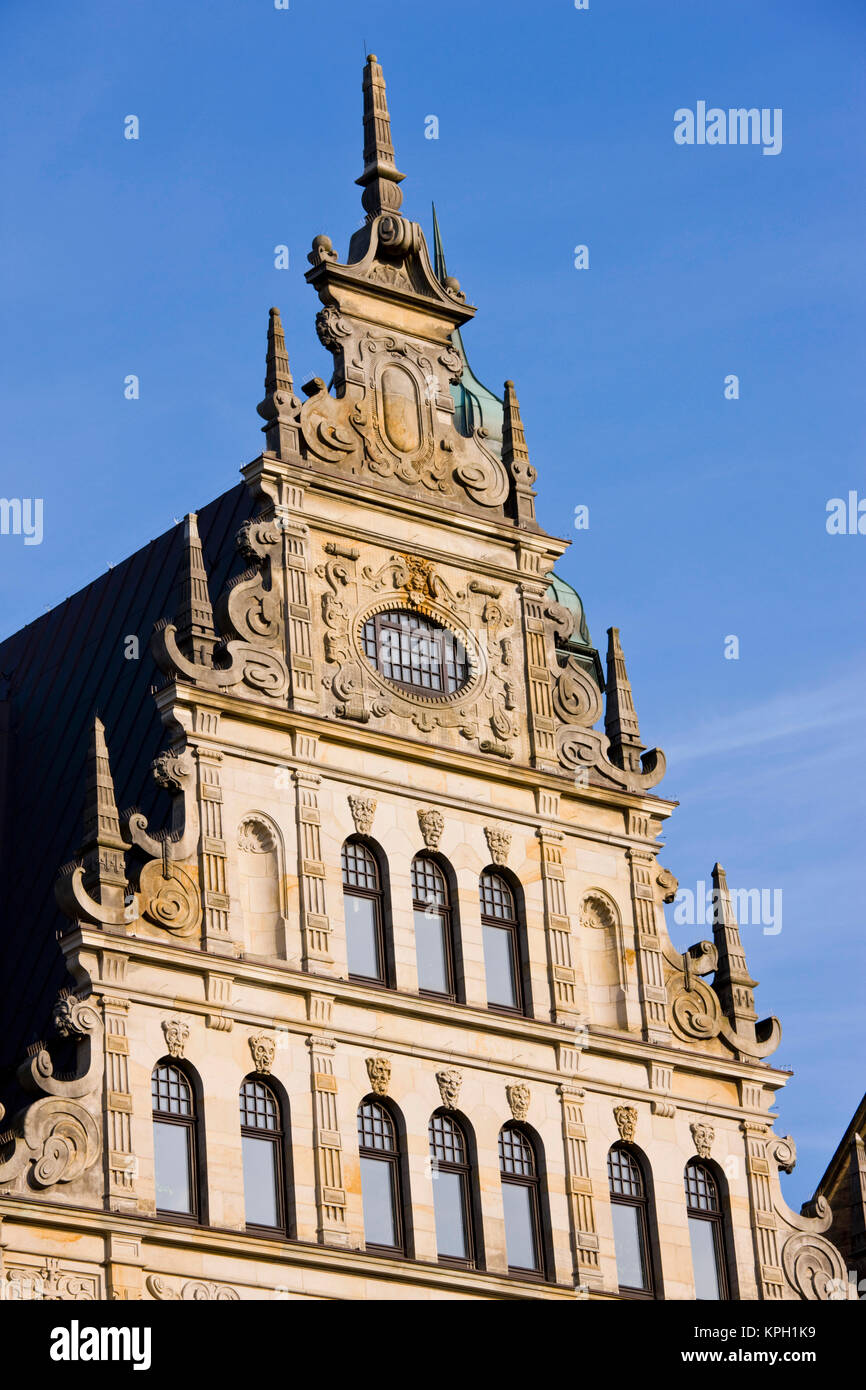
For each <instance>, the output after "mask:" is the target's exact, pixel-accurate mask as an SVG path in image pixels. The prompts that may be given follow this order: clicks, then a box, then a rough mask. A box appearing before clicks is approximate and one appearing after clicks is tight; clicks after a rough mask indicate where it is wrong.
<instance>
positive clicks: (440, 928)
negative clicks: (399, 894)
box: [415, 911, 450, 994]
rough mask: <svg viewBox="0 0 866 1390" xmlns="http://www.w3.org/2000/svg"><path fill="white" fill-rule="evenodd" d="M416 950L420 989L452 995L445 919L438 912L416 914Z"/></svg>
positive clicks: (418, 912) (417, 912) (419, 912)
mask: <svg viewBox="0 0 866 1390" xmlns="http://www.w3.org/2000/svg"><path fill="white" fill-rule="evenodd" d="M415 950H416V953H417V957H418V985H419V988H420V989H430V990H434V991H435V992H436V993H437V994H448V993H450V982H449V980H448V949H447V945H446V926H445V918H444V917H442V916H440V914H439V913H438V912H421V911H416V912H415Z"/></svg>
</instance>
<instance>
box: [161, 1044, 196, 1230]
mask: <svg viewBox="0 0 866 1390" xmlns="http://www.w3.org/2000/svg"><path fill="white" fill-rule="evenodd" d="M151 1096H152V1099H153V1157H154V1179H155V1183H156V1210H157V1213H158V1214H160V1215H166V1216H173V1217H184V1216H185V1217H190V1218H192V1219H193V1220H195V1219H197V1218H198V1217H199V1215H200V1207H201V1203H200V1200H199V1161H198V1160H199V1155H198V1151H197V1150H198V1145H197V1138H198V1136H197V1128H196V1127H197V1117H196V1113H195V1097H194V1095H193V1089H192V1086H191V1084H190V1082H189V1079H188V1078H187V1077H186V1076H185V1075H184V1073H183V1072H182V1071H181V1069H180V1067H177V1066H175V1065H174V1063H172V1062H169V1061H168V1060H163V1061H161V1062H157V1064H156V1066H155V1067H154V1069H153V1071H152V1073H151Z"/></svg>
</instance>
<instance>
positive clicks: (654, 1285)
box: [606, 1143, 662, 1302]
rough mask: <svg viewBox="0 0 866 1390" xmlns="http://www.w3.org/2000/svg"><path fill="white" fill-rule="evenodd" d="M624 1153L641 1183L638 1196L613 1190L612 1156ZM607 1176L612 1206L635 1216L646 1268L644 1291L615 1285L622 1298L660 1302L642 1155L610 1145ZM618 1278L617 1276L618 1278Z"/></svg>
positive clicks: (650, 1201)
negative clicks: (645, 1286)
mask: <svg viewBox="0 0 866 1390" xmlns="http://www.w3.org/2000/svg"><path fill="white" fill-rule="evenodd" d="M613 1153H622V1154H625V1155H626V1156H627V1157H628V1158H629V1159H630V1160H631V1162H632V1164H634V1166H635V1168H636V1170H637V1175H638V1178H639V1180H640V1193H639V1194H637V1195H634V1194H629V1193H618V1192H615V1191H614V1188H613V1175H612V1173H611V1161H610V1158H611V1154H613ZM606 1166H607V1176H608V1193H609V1197H610V1202H611V1205H612V1206H613V1205H619V1206H630V1207H633V1208H635V1209H636V1211H637V1213H638V1230H639V1234H640V1237H641V1240H642V1244H643V1257H644V1266H645V1268H646V1276H647V1285H648V1287H647V1288H645V1289H638V1288H632V1286H631V1285H629V1284H619V1283H618V1285H617V1287H618V1290H619V1293H620V1296H621V1297H622V1298H630V1299H638V1300H644V1301H647V1302H652V1301H653V1300H657V1299H660V1298H661V1297H662V1288H661V1280H660V1278H659V1269H660V1264H659V1252H658V1244H657V1235H656V1227H655V1219H654V1211H655V1203H654V1198H653V1188H652V1181H651V1179H650V1178H649V1177H648V1173H649V1165H648V1163H647V1161H646V1159H645V1158H644V1156H643V1155H642V1154H641V1153H639V1151H638V1150H637V1149H636V1148H635V1147H634V1146H633V1145H631V1144H625V1143H623V1144H612V1145H611V1146H610V1148H609V1149H608V1151H607V1165H606ZM614 1254H616V1241H615V1240H614ZM617 1279H619V1275H617Z"/></svg>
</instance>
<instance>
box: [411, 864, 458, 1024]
mask: <svg viewBox="0 0 866 1390" xmlns="http://www.w3.org/2000/svg"><path fill="white" fill-rule="evenodd" d="M412 907H413V910H414V913H415V951H416V956H417V961H418V988H419V990H420V991H421V993H422V994H436V995H440V996H441V997H442V998H444V999H455V998H456V997H457V995H456V987H455V971H454V932H453V923H452V916H451V904H450V901H449V897H448V884H447V882H446V880H445V875H444V874H443V872H442V870H441V869H440V867H439V865H438V864H437V863H436V861H435V859H431V858H429V856H427V855H423V854H419V855H418V856H417V857H416V858H415V859H413V860H412Z"/></svg>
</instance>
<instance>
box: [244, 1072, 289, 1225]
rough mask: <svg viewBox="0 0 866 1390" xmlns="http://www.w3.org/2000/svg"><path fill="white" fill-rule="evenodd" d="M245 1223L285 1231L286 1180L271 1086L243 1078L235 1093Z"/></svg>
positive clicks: (279, 1116) (276, 1105) (276, 1104)
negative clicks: (237, 1107) (239, 1127)
mask: <svg viewBox="0 0 866 1390" xmlns="http://www.w3.org/2000/svg"><path fill="white" fill-rule="evenodd" d="M239 1100H240V1115H241V1147H242V1150H243V1165H244V1210H245V1212H246V1220H247V1225H248V1226H255V1227H261V1228H263V1229H265V1230H269V1231H282V1232H285V1230H286V1181H285V1166H284V1160H283V1145H284V1135H283V1123H282V1114H281V1110H280V1103H279V1101H278V1100H277V1097H276V1095H275V1094H274V1092H273V1091H272V1090H271V1087H270V1086H268V1084H267V1083H266V1082H264V1081H262V1080H261V1079H260V1078H258V1077H255V1078H254V1077H247V1079H246V1081H245V1082H244V1083H243V1085H242V1086H241V1089H240V1093H239Z"/></svg>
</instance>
